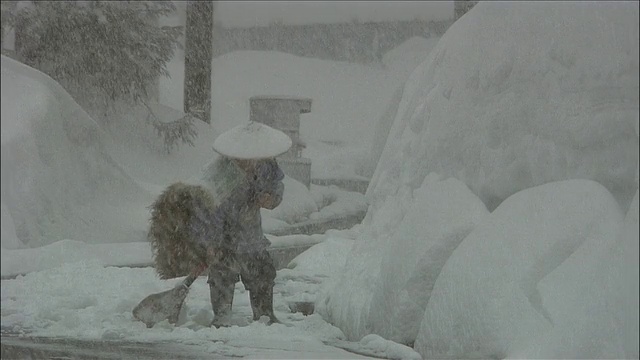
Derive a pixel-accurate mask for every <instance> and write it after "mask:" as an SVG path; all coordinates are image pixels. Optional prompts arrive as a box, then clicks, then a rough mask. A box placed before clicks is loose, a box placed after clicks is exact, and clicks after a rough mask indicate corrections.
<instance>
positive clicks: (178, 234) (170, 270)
mask: <svg viewBox="0 0 640 360" xmlns="http://www.w3.org/2000/svg"><path fill="white" fill-rule="evenodd" d="M150 208H151V220H150V227H149V233H148V235H147V237H148V240H149V242H150V243H151V248H152V251H153V260H154V266H155V269H156V272H157V273H158V275H159V276H160V278H161V279H172V278H176V277H180V276H185V275H187V274H189V273H190V272H191V271H192V270H193V269H194V268H196V267H197V266H198V265H200V264H202V263H206V257H205V256H206V255H205V254H206V250H205V249H203V248H202V247H201V245H199V244H198V243H197V242H196V241H195V239H193V238H192V233H191V229H190V228H189V223H190V220H191V219H193V218H194V216H198V215H197V214H196V211H213V208H214V201H213V196H212V195H211V194H210V192H209V191H207V190H206V189H205V188H204V187H202V186H200V185H189V184H184V183H181V182H178V183H175V184H172V185H170V186H169V187H167V189H165V191H164V192H163V193H162V194H161V195H160V196H159V197H158V198H157V199H156V201H155V202H154V203H153V204H152V205H151V207H150Z"/></svg>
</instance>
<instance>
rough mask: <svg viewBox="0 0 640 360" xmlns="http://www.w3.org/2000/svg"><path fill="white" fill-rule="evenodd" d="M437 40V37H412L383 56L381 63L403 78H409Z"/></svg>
mask: <svg viewBox="0 0 640 360" xmlns="http://www.w3.org/2000/svg"><path fill="white" fill-rule="evenodd" d="M438 40H440V38H439V37H430V38H423V37H421V36H414V37H412V38H410V39H408V40H407V41H405V42H403V43H402V44H400V45H398V46H397V47H395V48H394V49H391V50H390V51H388V52H387V53H386V54H384V56H383V57H382V63H383V64H384V65H385V66H387V67H389V68H391V69H393V70H394V71H398V72H403V73H404V74H405V76H409V74H411V72H412V71H413V70H414V69H415V68H416V66H418V65H420V64H421V63H422V62H424V61H425V59H426V58H427V55H429V53H430V52H431V49H433V47H434V46H436V44H437V43H438Z"/></svg>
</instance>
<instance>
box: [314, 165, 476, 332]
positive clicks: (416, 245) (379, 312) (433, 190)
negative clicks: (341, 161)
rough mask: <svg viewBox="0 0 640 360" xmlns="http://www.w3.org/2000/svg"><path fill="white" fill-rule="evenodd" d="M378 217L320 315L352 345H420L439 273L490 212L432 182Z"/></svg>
mask: <svg viewBox="0 0 640 360" xmlns="http://www.w3.org/2000/svg"><path fill="white" fill-rule="evenodd" d="M371 213H372V212H371V211H370V212H369V214H371ZM369 214H368V215H367V216H369ZM374 214H375V215H374V216H375V218H373V219H369V220H367V219H365V221H366V222H368V223H369V226H367V227H365V229H364V230H363V231H364V232H363V233H362V234H361V235H360V236H359V237H358V241H357V242H356V245H355V246H354V249H353V251H352V252H351V253H350V255H349V258H348V260H347V265H346V266H345V268H344V272H343V273H342V274H341V275H340V277H339V278H338V280H337V282H336V284H335V285H334V286H333V288H327V290H326V291H325V292H324V293H323V294H322V296H321V297H320V299H319V300H318V304H317V306H318V312H319V313H320V314H322V315H323V317H325V318H326V319H327V320H328V321H330V322H331V323H333V324H335V325H336V326H338V327H340V328H341V329H342V330H343V331H344V332H345V334H346V335H347V336H348V337H349V338H350V339H352V340H359V339H360V338H362V337H363V336H365V335H367V334H370V333H376V334H379V335H382V336H384V337H387V338H389V339H390V340H393V341H397V342H402V343H405V344H409V343H413V341H414V340H415V337H416V334H417V332H418V328H419V325H420V321H421V319H422V314H423V313H424V309H425V307H426V305H427V301H428V299H429V296H430V293H431V289H432V288H433V284H434V282H435V279H436V278H437V275H438V273H439V272H440V269H441V268H442V266H443V265H444V263H445V261H446V259H447V258H448V256H449V255H450V254H451V252H452V251H453V250H454V249H455V248H456V247H457V246H458V244H459V243H460V241H462V239H464V237H465V236H466V235H467V234H468V233H469V232H470V231H471V230H472V229H473V228H474V227H475V225H476V224H478V223H480V222H481V221H482V219H483V218H484V217H485V216H486V215H487V214H488V212H487V210H486V208H485V206H484V204H482V202H481V201H480V200H479V199H478V198H477V197H476V196H475V195H474V194H472V193H471V192H470V191H469V189H468V188H467V187H466V186H465V185H464V184H463V183H461V182H460V181H458V180H456V179H453V178H449V179H443V178H441V177H440V176H438V175H436V174H432V175H431V176H428V177H427V178H426V179H425V181H424V183H423V184H422V185H421V186H420V188H418V189H416V190H415V191H412V190H411V189H410V188H408V187H403V188H402V189H401V191H400V192H399V194H397V195H395V196H389V197H388V198H387V199H386V201H385V203H384V205H383V206H382V209H381V210H380V211H378V212H375V213H374Z"/></svg>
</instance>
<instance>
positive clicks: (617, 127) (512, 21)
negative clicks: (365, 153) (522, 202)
mask: <svg viewBox="0 0 640 360" xmlns="http://www.w3.org/2000/svg"><path fill="white" fill-rule="evenodd" d="M637 28H638V6H637V4H636V3H631V2H617V3H606V4H605V3H592V2H589V3H580V2H565V3H562V2H560V3H553V4H548V3H537V2H513V3H502V2H500V3H497V2H481V3H480V4H478V6H475V7H474V8H473V9H472V10H471V11H470V12H469V13H468V14H467V15H465V16H464V17H463V18H461V19H460V20H459V21H457V22H456V23H455V24H453V26H451V28H450V29H449V30H448V31H447V32H446V33H445V35H444V36H443V37H442V38H441V39H440V41H439V42H438V44H437V45H436V46H435V47H434V48H433V50H432V51H431V52H430V53H429V59H428V60H427V61H425V62H424V63H423V64H422V65H421V66H419V67H418V68H417V69H416V71H414V73H413V74H412V75H411V78H410V80H409V81H408V82H407V84H406V86H405V89H404V98H403V100H402V102H401V104H400V106H399V110H398V112H397V116H396V120H395V122H394V124H393V126H392V129H391V131H390V134H389V137H388V140H387V144H386V148H385V150H384V152H383V154H382V156H381V160H380V163H379V166H378V168H377V170H376V173H375V174H374V176H373V179H372V182H371V185H370V188H369V191H370V193H377V192H380V193H384V190H383V189H387V188H388V187H389V186H392V187H395V188H398V187H399V186H400V184H401V183H402V181H407V180H408V179H409V178H411V181H416V182H418V183H419V182H420V179H422V178H424V177H425V176H426V175H427V174H428V173H430V172H437V173H440V174H443V175H445V176H453V177H456V178H458V179H460V180H461V181H463V182H464V183H466V184H467V185H468V186H469V188H470V189H471V190H472V191H473V192H474V193H476V194H477V195H478V196H479V197H480V198H481V199H482V200H483V201H484V202H485V204H487V207H488V208H489V209H493V208H495V207H496V206H497V205H498V204H499V203H500V202H501V201H502V200H504V199H505V198H507V197H508V196H509V195H511V194H514V193H515V192H517V191H519V190H522V189H526V188H529V187H532V186H536V185H540V184H543V183H546V182H549V181H557V180H563V179H572V178H586V179H593V180H596V181H598V182H600V183H602V184H603V185H605V186H606V187H607V188H608V189H609V190H610V191H611V192H612V193H613V194H614V195H615V196H616V198H617V199H618V201H619V202H620V203H621V204H622V205H623V207H626V206H628V204H629V201H630V200H631V198H632V196H633V194H634V191H635V187H634V184H633V182H634V175H635V173H634V170H635V165H636V162H637V159H638V152H637V148H638V138H637V136H636V135H634V132H633V128H634V126H635V122H637V117H636V113H637V109H638V75H639V74H638V68H639V66H638V31H635V30H632V29H637ZM392 174H405V175H403V176H397V177H395V181H393V182H392V184H393V185H390V184H389V183H388V180H387V179H388V178H389V177H391V176H393V175H392Z"/></svg>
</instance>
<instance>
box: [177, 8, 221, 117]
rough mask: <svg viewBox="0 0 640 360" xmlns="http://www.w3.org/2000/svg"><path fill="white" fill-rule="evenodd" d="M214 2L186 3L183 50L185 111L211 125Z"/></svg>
mask: <svg viewBox="0 0 640 360" xmlns="http://www.w3.org/2000/svg"><path fill="white" fill-rule="evenodd" d="M213 11H214V2H213V1H187V24H186V27H185V49H184V111H185V113H190V112H191V113H195V114H196V115H197V116H198V117H199V118H200V119H202V120H203V121H204V122H206V123H208V124H210V123H211V73H212V65H211V63H212V61H213Z"/></svg>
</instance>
